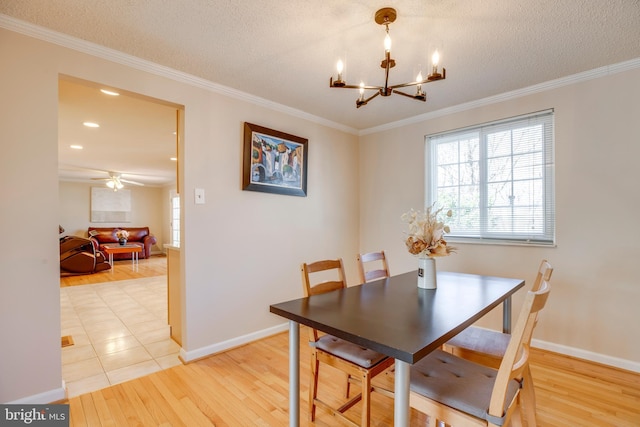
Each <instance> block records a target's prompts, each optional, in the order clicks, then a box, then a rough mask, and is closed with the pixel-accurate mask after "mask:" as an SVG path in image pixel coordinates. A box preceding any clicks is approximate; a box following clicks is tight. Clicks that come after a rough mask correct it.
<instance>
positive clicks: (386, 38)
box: [384, 32, 391, 52]
mask: <svg viewBox="0 0 640 427" xmlns="http://www.w3.org/2000/svg"><path fill="white" fill-rule="evenodd" d="M384 51H385V52H389V51H391V37H390V36H389V33H388V32H387V35H386V36H384Z"/></svg>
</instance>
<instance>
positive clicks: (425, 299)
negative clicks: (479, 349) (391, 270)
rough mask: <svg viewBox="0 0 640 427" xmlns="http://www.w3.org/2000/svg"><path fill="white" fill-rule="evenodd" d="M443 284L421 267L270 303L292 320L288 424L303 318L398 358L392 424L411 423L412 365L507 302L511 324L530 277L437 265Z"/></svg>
mask: <svg viewBox="0 0 640 427" xmlns="http://www.w3.org/2000/svg"><path fill="white" fill-rule="evenodd" d="M436 277H437V279H436V280H437V288H436V289H422V288H418V286H417V271H410V272H407V273H403V274H399V275H395V276H392V277H388V278H385V279H380V280H377V281H373V282H369V283H365V284H362V285H357V286H349V287H346V288H344V289H339V290H336V291H332V292H328V293H325V294H320V295H312V296H309V297H304V298H298V299H294V300H290V301H286V302H281V303H277V304H272V305H270V306H269V311H270V312H271V313H274V314H276V315H278V316H281V317H284V318H286V319H288V321H289V325H288V326H289V426H291V427H298V426H299V425H300V325H306V326H308V327H311V328H315V329H317V330H319V331H322V332H324V333H327V334H331V335H334V336H336V337H338V338H341V339H344V340H347V341H349V342H352V343H355V344H358V345H361V346H363V347H366V348H369V349H371V350H375V351H377V352H380V353H382V354H385V355H386V356H388V357H393V358H394V359H395V372H394V375H395V378H394V425H395V426H396V427H406V426H409V417H410V408H409V373H410V368H411V365H413V364H415V363H416V362H417V361H419V360H420V359H422V358H423V357H424V356H426V355H427V354H429V353H430V352H431V351H433V350H435V349H437V348H439V347H440V346H442V344H444V343H446V342H447V341H448V340H449V339H451V338H452V337H454V336H455V335H457V334H458V333H460V332H461V331H463V330H464V329H465V328H467V327H469V326H470V325H471V324H473V323H474V322H476V321H477V320H478V319H480V318H481V317H483V316H484V315H486V314H487V313H489V312H490V311H491V310H493V309H494V308H496V307H498V306H499V305H500V304H502V310H503V312H502V329H503V331H504V332H505V333H510V331H511V296H512V295H513V294H514V293H515V292H516V291H517V290H518V289H520V288H522V287H523V286H524V280H522V279H514V278H505V277H493V276H484V275H477V274H465V273H455V272H445V271H438V272H437V276H436Z"/></svg>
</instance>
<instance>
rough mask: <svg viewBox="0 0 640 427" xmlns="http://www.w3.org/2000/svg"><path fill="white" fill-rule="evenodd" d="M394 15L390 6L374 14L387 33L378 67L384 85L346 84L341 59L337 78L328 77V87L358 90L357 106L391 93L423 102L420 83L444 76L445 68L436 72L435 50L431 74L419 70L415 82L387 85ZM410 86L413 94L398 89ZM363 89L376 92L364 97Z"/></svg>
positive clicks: (393, 61) (436, 56)
mask: <svg viewBox="0 0 640 427" xmlns="http://www.w3.org/2000/svg"><path fill="white" fill-rule="evenodd" d="M396 16H397V14H396V10H395V9H393V8H391V7H385V8H382V9H380V10H378V11H377V12H376V15H375V21H376V24H379V25H384V26H385V30H386V33H387V34H386V36H385V38H384V55H385V57H384V59H383V60H382V62H381V63H380V67H382V68H383V69H384V86H367V85H365V84H364V82H360V85H358V86H356V85H348V84H347V83H346V82H345V81H344V80H342V71H343V68H344V64H343V63H342V61H341V60H338V66H337V68H338V78H337V79H336V80H333V77H331V78H330V79H329V86H330V87H335V88H346V89H359V90H360V97H359V98H358V99H357V100H356V107H357V108H360V107H362V106H363V105H367V103H368V102H369V101H371V100H372V99H373V98H375V97H376V96H378V95H382V96H391V94H393V93H397V94H398V95H403V96H407V97H409V98H413V99H416V100H418V101H423V102H425V101H426V100H427V94H426V93H424V92H423V90H422V85H423V84H426V83H430V82H434V81H436V80H444V79H445V78H446V70H445V69H444V68H443V69H442V74H441V73H439V72H438V62H439V60H440V55H439V53H438V51H437V50H436V51H435V52H434V53H433V56H432V58H431V62H432V64H433V68H432V71H431V74H429V75H428V76H427V78H422V72H419V73H418V76H417V77H416V81H415V82H410V83H401V84H397V85H392V86H389V70H390V69H391V68H393V67H395V65H396V61H395V60H394V59H391V37H390V36H389V24H391V23H392V22H394V21H395V20H396ZM410 86H416V93H415V94H413V95H410V94H408V93H404V92H401V91H399V90H398V88H402V87H410ZM365 90H375V91H376V92H375V93H374V94H373V95H371V96H370V97H368V98H365V96H364V94H365Z"/></svg>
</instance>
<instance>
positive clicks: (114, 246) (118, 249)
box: [102, 243, 142, 267]
mask: <svg viewBox="0 0 640 427" xmlns="http://www.w3.org/2000/svg"><path fill="white" fill-rule="evenodd" d="M102 249H103V250H104V251H105V252H106V253H107V255H109V264H111V267H113V254H131V264H132V265H138V254H139V253H140V252H142V246H140V245H136V244H135V243H127V244H126V245H121V244H120V243H108V244H106V245H103V246H102Z"/></svg>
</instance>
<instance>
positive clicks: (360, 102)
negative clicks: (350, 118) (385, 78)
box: [356, 88, 383, 108]
mask: <svg viewBox="0 0 640 427" xmlns="http://www.w3.org/2000/svg"><path fill="white" fill-rule="evenodd" d="M382 89H383V88H380V89H378V91H377V92H376V93H374V94H373V95H371V96H370V97H369V98H367V99H363V98H362V97H360V98H358V99H356V108H360V107H362V106H363V105H367V103H368V102H369V101H371V100H372V99H373V98H375V97H376V96H378V95H381V94H382Z"/></svg>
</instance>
